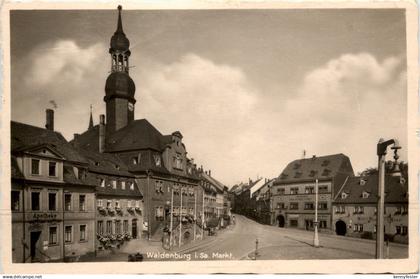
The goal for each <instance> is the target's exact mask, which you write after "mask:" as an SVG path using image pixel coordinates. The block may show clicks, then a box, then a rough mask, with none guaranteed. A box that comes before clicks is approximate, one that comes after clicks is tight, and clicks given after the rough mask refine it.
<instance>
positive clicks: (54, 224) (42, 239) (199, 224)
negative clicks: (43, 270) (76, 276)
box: [11, 7, 230, 262]
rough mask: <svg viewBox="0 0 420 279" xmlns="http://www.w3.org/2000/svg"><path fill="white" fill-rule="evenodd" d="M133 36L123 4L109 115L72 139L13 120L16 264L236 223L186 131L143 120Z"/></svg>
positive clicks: (183, 238)
mask: <svg viewBox="0 0 420 279" xmlns="http://www.w3.org/2000/svg"><path fill="white" fill-rule="evenodd" d="M129 46H130V42H129V40H128V39H127V37H126V35H125V34H124V32H123V28H122V19H121V7H119V14H118V23H117V30H116V31H115V33H114V34H113V36H112V38H111V41H110V48H109V53H110V55H111V61H112V63H111V73H110V75H109V76H108V78H107V80H106V83H105V96H104V98H103V100H104V102H105V105H106V115H101V116H100V119H99V124H97V125H94V123H93V117H92V113H91V115H90V119H89V126H88V129H87V130H86V131H84V132H83V133H81V134H75V135H74V138H73V139H72V140H71V141H67V140H66V139H65V138H64V137H63V136H62V135H61V133H59V132H57V131H55V130H54V111H53V110H52V109H47V115H46V125H45V128H39V127H35V126H31V125H26V124H23V123H18V122H14V121H12V123H11V181H12V183H11V188H12V189H11V211H12V235H13V237H12V239H13V243H12V254H13V262H37V261H62V260H63V259H66V258H73V257H79V256H83V255H87V254H95V253H106V252H109V250H110V249H114V248H119V247H121V246H122V245H125V244H126V243H127V242H128V241H131V240H132V239H140V238H143V239H149V240H153V239H157V240H162V239H164V237H165V236H168V235H171V233H172V232H180V233H179V234H178V233H177V234H175V233H172V236H171V237H170V241H172V242H171V243H169V247H171V246H173V245H174V244H175V243H176V244H180V245H181V244H185V243H186V242H189V241H190V240H192V239H193V238H194V239H196V238H197V237H199V236H203V234H204V231H205V230H209V231H210V230H213V229H215V228H220V227H224V226H226V224H227V223H228V222H229V214H230V208H229V206H230V205H229V201H228V188H227V187H226V186H224V185H223V184H222V183H220V182H219V181H218V180H216V179H215V178H214V177H212V175H211V171H204V170H203V167H200V168H197V165H196V164H195V163H194V160H193V159H192V158H189V157H188V156H187V151H186V147H185V145H184V143H183V142H182V139H183V136H182V134H181V133H180V132H179V131H176V132H173V133H172V134H170V135H163V134H161V133H160V132H159V131H158V130H157V129H156V128H155V127H154V126H153V125H152V124H151V123H150V122H148V121H147V120H146V119H140V120H135V119H134V109H135V103H136V99H135V84H134V81H133V80H132V79H131V77H130V75H129V57H130V54H131V52H130V49H129Z"/></svg>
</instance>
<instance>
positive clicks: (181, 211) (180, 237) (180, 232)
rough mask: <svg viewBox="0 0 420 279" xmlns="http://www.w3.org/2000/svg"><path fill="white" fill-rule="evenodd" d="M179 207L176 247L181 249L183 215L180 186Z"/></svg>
mask: <svg viewBox="0 0 420 279" xmlns="http://www.w3.org/2000/svg"><path fill="white" fill-rule="evenodd" d="M180 188H181V206H180V209H179V241H178V247H181V239H182V213H183V210H182V190H183V187H182V185H181V187H180Z"/></svg>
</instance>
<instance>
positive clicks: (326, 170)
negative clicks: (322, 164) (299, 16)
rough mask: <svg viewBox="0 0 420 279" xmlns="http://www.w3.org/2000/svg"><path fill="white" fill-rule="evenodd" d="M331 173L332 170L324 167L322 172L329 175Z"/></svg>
mask: <svg viewBox="0 0 420 279" xmlns="http://www.w3.org/2000/svg"><path fill="white" fill-rule="evenodd" d="M330 173H331V170H329V169H324V171H323V172H322V175H323V176H328V175H329V174H330Z"/></svg>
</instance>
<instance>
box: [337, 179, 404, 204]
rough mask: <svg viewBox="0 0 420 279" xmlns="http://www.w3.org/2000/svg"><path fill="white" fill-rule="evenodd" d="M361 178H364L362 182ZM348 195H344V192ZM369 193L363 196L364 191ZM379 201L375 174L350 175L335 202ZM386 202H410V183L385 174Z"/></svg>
mask: <svg viewBox="0 0 420 279" xmlns="http://www.w3.org/2000/svg"><path fill="white" fill-rule="evenodd" d="M361 180H363V181H362V182H361ZM401 182H403V183H401ZM343 192H345V193H346V195H345V196H346V197H345V198H343V197H342V193H343ZM364 192H366V193H368V194H367V195H365V197H363V193H364ZM377 201H378V175H377V174H373V175H370V176H365V177H360V176H357V177H350V178H348V179H347V181H346V183H345V184H344V186H343V187H342V189H340V191H339V192H338V194H337V195H336V198H335V200H334V203H337V204H353V203H377ZM385 202H386V203H406V202H408V183H407V181H400V178H399V177H395V176H391V175H386V176H385Z"/></svg>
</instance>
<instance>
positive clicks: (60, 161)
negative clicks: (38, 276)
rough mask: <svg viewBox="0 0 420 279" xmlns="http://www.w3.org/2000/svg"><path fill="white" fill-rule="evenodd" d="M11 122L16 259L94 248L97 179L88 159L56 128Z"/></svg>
mask: <svg viewBox="0 0 420 279" xmlns="http://www.w3.org/2000/svg"><path fill="white" fill-rule="evenodd" d="M47 127H48V129H42V128H38V127H34V126H31V125H26V124H22V123H17V122H13V121H12V123H11V138H12V145H11V152H12V177H11V179H12V183H11V186H12V187H11V188H12V191H11V205H12V206H11V210H12V260H13V262H21V263H26V262H48V261H62V260H67V259H69V258H74V257H79V256H82V255H86V254H90V253H94V249H95V233H94V232H95V213H94V212H95V194H94V192H95V184H94V181H93V179H92V178H91V177H90V176H89V173H88V163H87V161H86V160H85V159H84V158H83V157H82V156H81V155H80V154H79V153H78V152H77V151H76V150H75V149H73V148H72V146H71V145H70V144H69V143H68V142H67V141H66V140H65V139H64V138H63V136H62V135H61V134H60V133H57V132H55V131H54V130H53V129H54V128H53V112H52V111H51V110H47Z"/></svg>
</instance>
